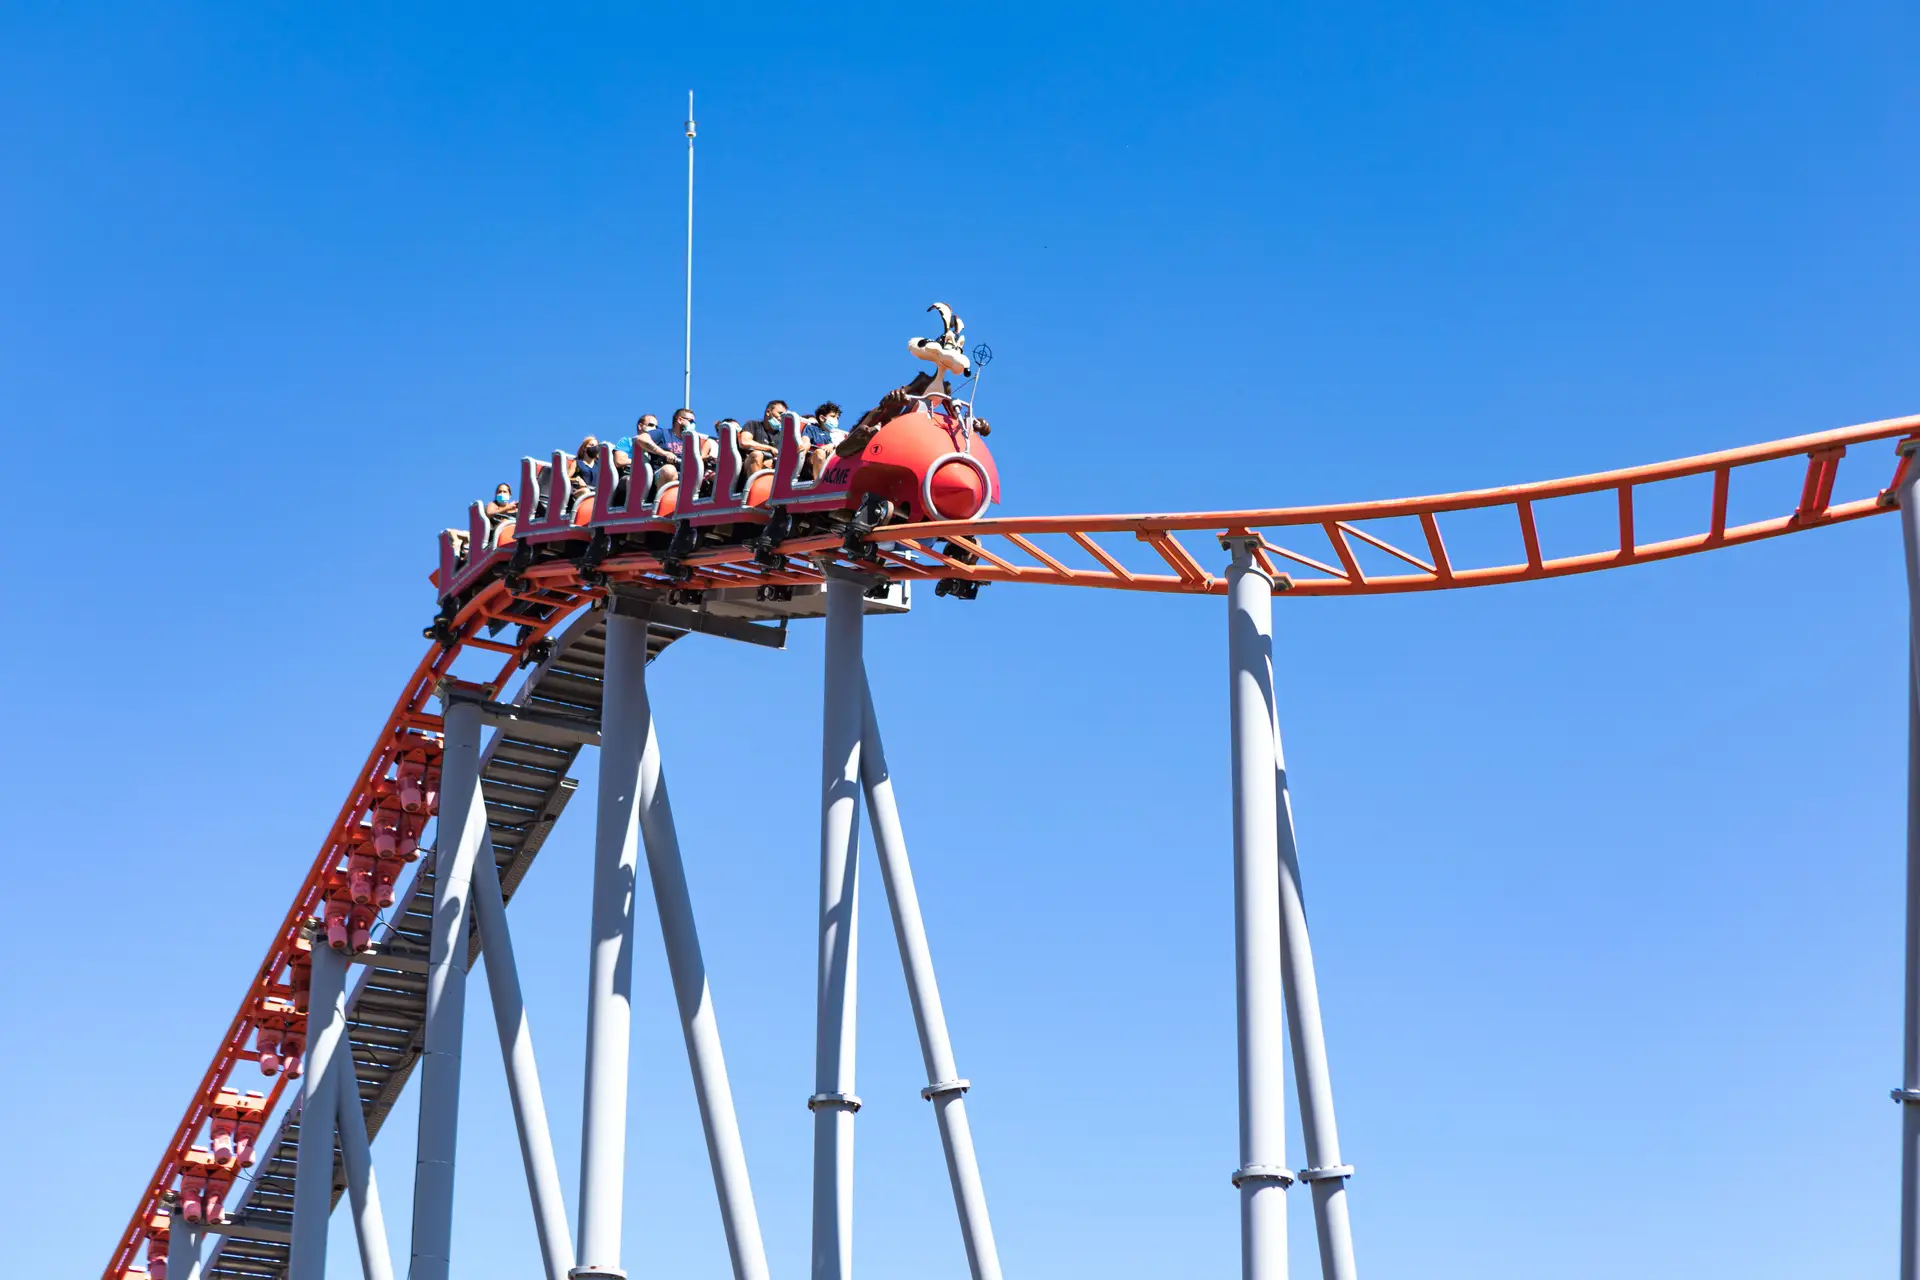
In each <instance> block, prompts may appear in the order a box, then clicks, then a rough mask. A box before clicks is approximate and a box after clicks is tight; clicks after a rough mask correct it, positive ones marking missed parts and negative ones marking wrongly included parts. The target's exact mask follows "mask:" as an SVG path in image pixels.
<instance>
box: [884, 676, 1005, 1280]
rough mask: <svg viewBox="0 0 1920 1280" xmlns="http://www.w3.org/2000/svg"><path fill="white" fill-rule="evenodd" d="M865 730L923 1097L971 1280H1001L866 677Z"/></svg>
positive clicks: (961, 1086)
mask: <svg viewBox="0 0 1920 1280" xmlns="http://www.w3.org/2000/svg"><path fill="white" fill-rule="evenodd" d="M861 702H862V707H863V722H864V726H863V731H862V735H861V736H862V742H861V745H860V777H861V781H862V782H863V783H864V784H865V786H866V793H867V815H868V816H869V817H870V818H872V819H873V842H874V845H875V846H876V847H877V849H878V850H879V854H880V882H881V884H882V885H884V886H885V888H886V891H887V905H888V907H889V909H890V910H891V911H892V913H893V933H894V937H895V939H896V940H897V941H898V942H899V944H900V966H901V968H903V969H905V970H906V975H907V997H908V999H909V1000H910V1001H911V1002H912V1004H913V1023H914V1027H915V1029H916V1030H918V1032H919V1033H920V1056H921V1057H922V1059H924V1060H925V1062H926V1066H927V1087H926V1088H925V1089H922V1090H921V1091H920V1093H921V1096H922V1097H924V1098H926V1099H928V1100H929V1101H931V1102H932V1103H933V1108H934V1117H935V1119H936V1121H937V1122H938V1124H939V1126H940V1145H941V1146H942V1147H944V1148H945V1149H946V1154H947V1177H948V1179H949V1180H950V1181H951V1182H952V1184H953V1203H954V1207H955V1208H956V1209H957V1210H958V1211H959V1214H960V1237H961V1239H962V1241H964V1242H965V1244H966V1248H967V1269H968V1270H969V1271H970V1272H971V1273H972V1276H973V1280H1000V1253H999V1250H998V1249H997V1248H995V1246H994V1242H993V1224H992V1223H991V1222H990V1221H989V1220H988V1218H987V1193H986V1189H985V1188H984V1187H983V1186H982V1185H981V1183H980V1163H979V1161H978V1160H977V1159H976V1158H975V1157H974V1153H973V1132H972V1130H971V1129H969V1128H968V1127H967V1104H966V1098H965V1094H966V1092H967V1085H968V1082H967V1081H965V1080H963V1079H961V1078H960V1069H959V1067H958V1066H957V1065H956V1064H955V1062H954V1058H953V1042H952V1041H951V1040H950V1039H948V1037H947V1015H946V1012H945V1011H944V1010H943V1009H942V1008H941V1005H940V985H939V983H938V982H936V981H935V980H934V975H933V952H932V950H931V949H930V948H929V947H928V945H927V926H926V922H925V921H924V920H923V919H922V918H921V916H920V895H919V893H918V891H917V890H915V888H914V884H913V867H912V865H911V864H910V863H909V862H908V861H907V838H906V834H905V833H904V832H903V831H902V829H901V826H900V810H899V807H898V805H897V804H896V803H895V800H894V795H893V778H892V776H891V775H890V774H889V773H888V772H887V753H886V748H885V747H883V746H882V745H881V741H880V725H879V722H878V721H877V720H876V719H875V718H874V714H873V695H872V693H871V692H870V691H869V690H868V689H867V688H866V677H865V674H864V672H863V673H862V676H861Z"/></svg>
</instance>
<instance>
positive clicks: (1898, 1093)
mask: <svg viewBox="0 0 1920 1280" xmlns="http://www.w3.org/2000/svg"><path fill="white" fill-rule="evenodd" d="M1888 1096H1889V1097H1891V1098H1892V1099H1893V1100H1894V1101H1895V1102H1898V1103H1902V1104H1914V1103H1920V1089H1895V1090H1894V1091H1893V1092H1892V1093H1891V1094H1889V1095H1888Z"/></svg>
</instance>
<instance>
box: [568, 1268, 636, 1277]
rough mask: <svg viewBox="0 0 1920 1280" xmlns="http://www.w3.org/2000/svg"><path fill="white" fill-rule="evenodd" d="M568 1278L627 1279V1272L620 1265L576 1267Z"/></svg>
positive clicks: (569, 1273)
mask: <svg viewBox="0 0 1920 1280" xmlns="http://www.w3.org/2000/svg"><path fill="white" fill-rule="evenodd" d="M567 1280H627V1273H626V1272H624V1271H622V1270H621V1269H620V1268H618V1267H575V1268H574V1269H573V1270H571V1271H569V1272H567Z"/></svg>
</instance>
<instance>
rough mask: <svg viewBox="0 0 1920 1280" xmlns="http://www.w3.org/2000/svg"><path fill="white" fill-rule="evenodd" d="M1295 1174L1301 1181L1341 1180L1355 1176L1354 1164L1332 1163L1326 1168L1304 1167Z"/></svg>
mask: <svg viewBox="0 0 1920 1280" xmlns="http://www.w3.org/2000/svg"><path fill="white" fill-rule="evenodd" d="M1293 1176H1294V1177H1295V1178H1297V1179H1298V1180H1300V1181H1301V1182H1339V1181H1344V1180H1345V1179H1347V1178H1351V1177H1352V1176H1353V1166H1352V1165H1350V1164H1330V1165H1328V1166H1327V1167H1326V1168H1324V1169H1302V1170H1300V1172H1298V1173H1296V1174H1294V1175H1293Z"/></svg>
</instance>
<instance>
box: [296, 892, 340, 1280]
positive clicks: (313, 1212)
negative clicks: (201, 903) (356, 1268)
mask: <svg viewBox="0 0 1920 1280" xmlns="http://www.w3.org/2000/svg"><path fill="white" fill-rule="evenodd" d="M346 986H347V958H346V957H345V956H343V955H341V954H340V953H339V952H338V951H335V950H334V949H333V948H332V947H330V946H328V945H327V937H326V933H325V932H324V931H322V930H317V929H316V930H314V932H313V979H312V986H311V987H310V988H309V992H308V996H307V1054H306V1063H307V1070H306V1074H305V1075H304V1076H303V1077H302V1078H301V1080H300V1145H299V1148H298V1150H297V1151H296V1153H295V1163H294V1177H293V1243H292V1245H291V1247H290V1250H289V1253H288V1264H287V1274H288V1277H289V1280H324V1278H325V1276H326V1274H327V1218H328V1217H329V1216H330V1215H331V1214H332V1212H333V1133H334V1117H335V1114H336V1113H337V1111H338V1109H339V1103H338V1101H337V1100H336V1095H337V1093H338V1090H339V1087H340V1049H341V1045H342V1044H344V1043H345V1034H344V1033H345V1031H346V1026H347V994H346Z"/></svg>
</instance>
